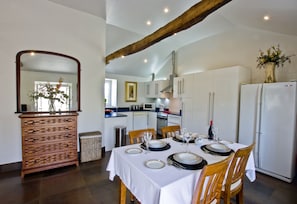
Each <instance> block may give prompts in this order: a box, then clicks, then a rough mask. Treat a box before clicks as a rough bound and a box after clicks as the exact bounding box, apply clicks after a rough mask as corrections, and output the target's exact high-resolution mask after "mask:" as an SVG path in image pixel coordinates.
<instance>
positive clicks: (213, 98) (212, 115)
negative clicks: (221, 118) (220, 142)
mask: <svg viewBox="0 0 297 204" xmlns="http://www.w3.org/2000/svg"><path fill="white" fill-rule="evenodd" d="M214 102H215V92H212V113H211V119H212V120H213V119H214V118H213V117H214Z"/></svg>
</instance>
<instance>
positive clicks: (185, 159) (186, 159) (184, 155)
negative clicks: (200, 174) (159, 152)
mask: <svg viewBox="0 0 297 204" xmlns="http://www.w3.org/2000/svg"><path fill="white" fill-rule="evenodd" d="M173 159H174V160H175V161H177V162H179V163H182V164H190V165H194V164H199V163H200V162H202V157H200V156H198V155H196V154H193V153H191V152H180V153H176V154H174V155H173Z"/></svg>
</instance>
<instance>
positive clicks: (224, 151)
mask: <svg viewBox="0 0 297 204" xmlns="http://www.w3.org/2000/svg"><path fill="white" fill-rule="evenodd" d="M200 148H201V150H202V151H204V152H205V153H208V154H213V155H219V156H229V155H230V154H231V153H233V152H234V151H233V150H232V149H231V148H229V147H228V146H227V145H225V144H223V143H219V142H215V143H210V144H206V145H202V146H201V147H200Z"/></svg>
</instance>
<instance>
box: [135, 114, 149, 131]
mask: <svg viewBox="0 0 297 204" xmlns="http://www.w3.org/2000/svg"><path fill="white" fill-rule="evenodd" d="M146 128H147V111H134V112H133V129H134V130H140V129H146Z"/></svg>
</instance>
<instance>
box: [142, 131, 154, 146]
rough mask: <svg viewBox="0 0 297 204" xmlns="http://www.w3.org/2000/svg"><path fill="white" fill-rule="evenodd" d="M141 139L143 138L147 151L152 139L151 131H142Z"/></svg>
mask: <svg viewBox="0 0 297 204" xmlns="http://www.w3.org/2000/svg"><path fill="white" fill-rule="evenodd" d="M143 139H144V142H145V147H146V150H147V151H148V150H149V143H150V141H151V139H152V133H151V132H145V133H143Z"/></svg>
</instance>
